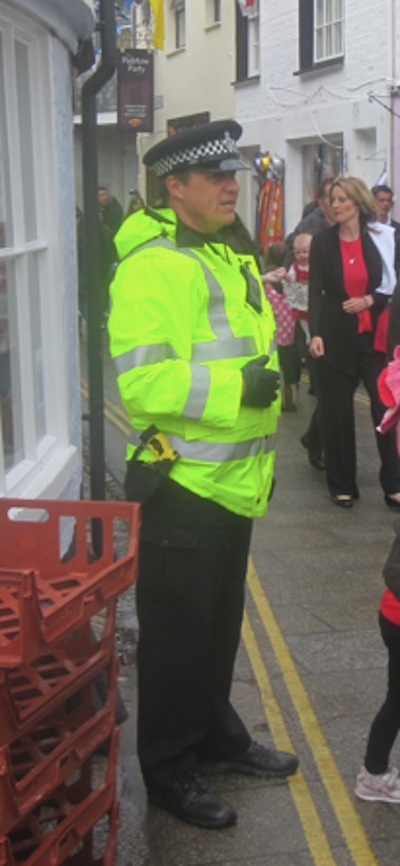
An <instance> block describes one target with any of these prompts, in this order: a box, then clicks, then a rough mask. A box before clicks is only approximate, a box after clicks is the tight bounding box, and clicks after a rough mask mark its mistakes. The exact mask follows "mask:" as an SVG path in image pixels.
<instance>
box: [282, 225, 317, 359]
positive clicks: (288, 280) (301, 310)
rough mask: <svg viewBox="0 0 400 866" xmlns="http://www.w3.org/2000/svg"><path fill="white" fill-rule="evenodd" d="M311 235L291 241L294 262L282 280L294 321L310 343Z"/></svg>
mask: <svg viewBox="0 0 400 866" xmlns="http://www.w3.org/2000/svg"><path fill="white" fill-rule="evenodd" d="M311 241H312V235H310V234H300V235H296V237H295V239H294V241H293V254H294V262H293V264H292V265H291V267H290V268H289V270H288V271H287V273H286V276H285V277H284V278H283V291H284V293H285V295H286V297H287V299H288V301H289V304H290V306H291V307H292V310H293V312H294V316H295V319H296V321H297V322H298V323H299V325H300V327H301V328H302V330H303V332H304V336H305V341H306V344H307V346H308V344H309V342H310V331H309V327H308V261H309V257H310V246H311Z"/></svg>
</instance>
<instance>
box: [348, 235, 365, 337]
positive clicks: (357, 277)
mask: <svg viewBox="0 0 400 866" xmlns="http://www.w3.org/2000/svg"><path fill="white" fill-rule="evenodd" d="M340 252H341V256H342V263H343V278H344V288H345V292H346V294H347V295H348V296H349V298H363V297H364V295H365V294H366V291H367V286H368V271H367V268H366V266H365V261H364V256H363V251H362V246H361V238H360V237H358V238H356V239H355V241H343V240H340ZM364 331H372V326H371V316H370V312H369V310H362V312H361V313H358V333H359V334H362V333H363V332H364Z"/></svg>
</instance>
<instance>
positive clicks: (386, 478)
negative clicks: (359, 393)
mask: <svg viewBox="0 0 400 866" xmlns="http://www.w3.org/2000/svg"><path fill="white" fill-rule="evenodd" d="M364 336H366V335H362V337H364ZM367 336H368V337H369V335H367ZM359 341H360V342H359V352H358V364H357V369H356V368H355V369H354V370H353V371H351V372H349V371H345V370H336V369H335V368H333V367H331V366H330V365H329V364H328V363H327V362H326V360H325V358H324V357H323V358H320V359H319V360H318V362H317V365H316V368H317V377H318V400H319V405H320V411H321V422H322V434H323V442H324V449H325V463H326V476H327V483H328V487H329V490H330V493H331V495H332V496H336V495H338V494H350V495H351V496H353V497H355V498H357V497H358V495H359V494H358V488H357V480H356V478H357V458H356V437H355V420H354V394H355V391H356V388H357V386H358V384H359V381H360V380H361V381H362V382H363V383H364V385H365V388H366V390H367V393H368V396H369V399H370V407H371V417H372V422H373V425H374V428H376V427H377V426H378V425H379V424H380V422H381V420H382V417H383V414H384V411H385V406H384V405H383V403H382V402H381V399H380V397H379V394H378V388H377V380H378V376H379V374H380V373H381V371H382V370H383V368H384V367H385V366H386V355H384V354H383V353H382V352H374V351H372V350H371V349H370V348H369V346H368V341H367V340H365V339H364V340H361V339H360V338H359ZM375 436H376V442H377V446H378V451H379V456H380V461H381V466H380V473H379V480H380V483H381V486H382V488H383V491H384V492H385V493H387V494H390V493H398V492H400V459H399V456H398V453H397V447H396V434H395V430H394V429H393V430H390V431H388V433H385V434H384V435H382V434H381V433H378V432H377V431H376V430H375Z"/></svg>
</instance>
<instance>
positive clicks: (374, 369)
mask: <svg viewBox="0 0 400 866" xmlns="http://www.w3.org/2000/svg"><path fill="white" fill-rule="evenodd" d="M386 363H387V358H386V355H384V354H383V353H382V352H374V351H369V352H368V351H366V352H360V354H359V372H360V378H361V379H362V381H363V382H364V385H365V388H366V391H367V393H368V396H369V399H370V404H371V417H372V422H373V425H374V429H375V436H376V442H377V445H378V451H379V455H380V459H381V468H380V473H379V480H380V483H381V486H382V489H383V491H384V493H385V494H387V495H390V494H391V493H399V492H400V458H399V455H398V452H397V445H396V432H395V429H394V428H393V429H392V430H388V432H387V433H383V434H382V433H378V431H377V429H376V428H377V427H378V426H379V424H380V422H381V421H382V418H383V415H384V412H385V409H386V407H385V406H384V404H383V403H382V401H381V399H380V396H379V392H378V385H377V382H378V376H379V374H380V373H381V372H382V370H383V369H384V368H385V367H386Z"/></svg>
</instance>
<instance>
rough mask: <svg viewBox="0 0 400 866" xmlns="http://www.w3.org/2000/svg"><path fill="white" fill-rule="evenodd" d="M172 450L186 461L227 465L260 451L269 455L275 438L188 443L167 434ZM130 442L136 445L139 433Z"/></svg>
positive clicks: (262, 437) (178, 437) (273, 446)
mask: <svg viewBox="0 0 400 866" xmlns="http://www.w3.org/2000/svg"><path fill="white" fill-rule="evenodd" d="M167 437H168V441H169V442H170V444H171V446H172V448H174V449H175V451H177V452H178V454H179V456H180V457H184V458H186V459H187V460H200V461H202V462H204V463H228V462H229V461H230V460H245V459H246V458H247V457H255V456H256V454H258V453H259V452H260V451H262V452H263V453H264V454H270V453H271V452H272V451H274V450H275V436H274V435H272V436H258V437H257V438H256V439H247V440H246V441H244V442H206V441H204V440H201V439H192V440H191V441H190V442H188V441H187V440H186V439H183V437H182V436H175V435H173V434H167ZM131 442H132V444H134V445H138V444H139V442H140V440H139V433H137V432H136V431H134V432H133V435H132V437H131Z"/></svg>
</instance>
